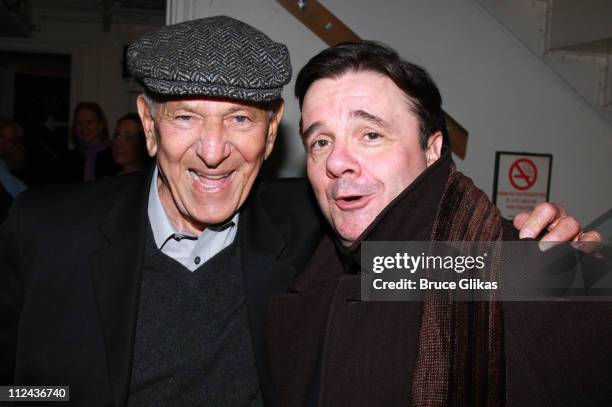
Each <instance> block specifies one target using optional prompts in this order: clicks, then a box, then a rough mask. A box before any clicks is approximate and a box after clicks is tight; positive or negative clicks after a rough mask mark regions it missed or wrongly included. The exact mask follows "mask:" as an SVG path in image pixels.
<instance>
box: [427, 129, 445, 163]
mask: <svg viewBox="0 0 612 407" xmlns="http://www.w3.org/2000/svg"><path fill="white" fill-rule="evenodd" d="M443 140H444V138H443V137H442V132H441V131H436V132H435V133H433V134H432V135H431V136H429V139H428V140H427V148H426V149H425V158H426V159H427V166H428V167H429V166H430V165H431V164H433V163H435V162H436V161H438V158H440V155H441V153H442V141H443Z"/></svg>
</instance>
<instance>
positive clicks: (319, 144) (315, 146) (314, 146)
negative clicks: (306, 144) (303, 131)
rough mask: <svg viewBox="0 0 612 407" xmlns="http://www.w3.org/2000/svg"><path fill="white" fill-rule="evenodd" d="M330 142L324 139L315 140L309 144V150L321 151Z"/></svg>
mask: <svg viewBox="0 0 612 407" xmlns="http://www.w3.org/2000/svg"><path fill="white" fill-rule="evenodd" d="M329 144H330V142H329V140H326V139H317V140H315V141H313V142H312V143H310V149H311V150H320V149H323V148H325V147H327V146H329Z"/></svg>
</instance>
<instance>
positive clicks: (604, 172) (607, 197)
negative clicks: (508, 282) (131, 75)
mask: <svg viewBox="0 0 612 407" xmlns="http://www.w3.org/2000/svg"><path fill="white" fill-rule="evenodd" d="M322 3H324V5H325V6H326V7H327V8H329V9H330V10H331V11H332V12H333V13H334V14H335V15H336V16H338V17H339V18H340V19H341V20H342V21H343V22H344V23H345V24H347V25H348V26H349V27H350V28H351V29H353V30H354V31H355V32H356V33H357V34H359V35H360V36H361V37H362V38H365V39H376V40H381V41H384V42H386V43H388V44H389V45H391V46H392V47H394V48H396V49H397V50H398V51H399V52H400V53H401V54H402V55H403V56H405V57H407V58H408V59H410V60H412V61H413V62H416V63H418V64H421V65H423V66H424V67H425V68H426V69H428V70H429V71H430V73H431V74H432V75H433V77H434V78H435V79H436V81H437V83H438V85H439V86H440V89H441V91H442V95H443V97H444V108H445V110H446V111H447V112H449V113H450V114H451V115H452V116H453V117H454V118H455V119H457V120H458V121H459V122H460V123H461V124H462V125H463V126H464V127H465V128H466V129H468V131H469V132H470V137H469V143H468V149H467V157H466V159H465V161H460V160H457V161H458V166H459V168H460V169H461V170H462V171H464V172H465V173H466V174H468V175H469V176H471V177H472V178H473V179H474V181H475V182H476V184H477V185H479V186H480V187H481V188H482V189H483V190H485V191H486V192H487V193H489V194H490V193H491V191H492V185H493V168H494V160H495V151H498V150H504V151H527V152H534V153H550V154H552V155H553V171H552V181H551V200H553V201H557V202H560V203H562V204H563V205H565V206H566V207H567V208H568V210H569V211H570V213H571V214H572V215H574V216H575V217H577V218H578V220H579V221H581V222H582V223H587V222H590V221H591V220H593V219H594V218H596V217H597V216H598V215H600V214H601V213H603V212H604V211H606V210H607V209H609V208H610V207H611V206H612V181H610V175H611V174H612V128H611V127H610V126H609V125H608V124H607V123H606V122H604V121H603V120H602V119H601V118H600V117H599V116H598V115H597V114H595V113H594V112H593V111H592V110H591V109H590V108H589V107H588V106H586V105H585V103H584V102H583V101H582V100H581V99H580V98H579V97H577V96H576V95H575V94H574V93H573V92H572V91H570V90H569V89H568V88H567V86H566V85H565V84H564V83H562V82H561V80H559V79H558V77H557V76H555V75H554V74H552V73H551V72H550V71H549V69H548V68H547V67H546V66H545V65H544V64H543V63H542V62H541V61H540V60H538V59H537V58H536V57H535V56H534V55H532V54H531V53H530V52H529V51H528V50H527V49H526V48H525V47H524V46H523V45H522V44H520V43H519V42H518V41H517V40H516V39H515V38H514V37H513V36H512V35H511V34H509V33H508V32H507V31H506V30H505V29H503V28H502V27H501V26H500V25H499V24H498V23H497V22H496V21H495V20H494V19H493V18H491V17H490V16H489V15H488V14H487V13H486V12H485V11H484V10H483V9H482V8H481V7H480V6H479V5H478V4H477V3H476V2H475V1H473V0H411V1H406V0H386V1H384V2H373V1H372V0H323V1H322ZM168 9H169V10H172V11H174V14H171V15H170V17H171V20H170V22H178V21H183V20H184V19H190V18H197V17H205V16H211V15H218V14H227V15H230V16H233V17H236V18H238V19H240V20H243V21H245V22H247V23H249V24H252V25H254V26H255V27H257V28H259V29H261V30H262V31H263V32H265V33H266V34H268V35H269V36H270V37H271V38H273V39H275V40H277V41H282V42H284V43H286V44H287V45H288V47H289V49H290V51H291V56H292V63H293V67H294V71H295V72H296V73H297V70H298V69H299V67H301V66H302V65H303V64H304V62H305V61H307V59H308V58H309V57H310V56H312V55H314V53H316V52H318V51H319V50H321V49H322V48H323V47H324V46H325V45H324V43H323V42H322V41H321V40H319V39H318V38H317V37H316V36H314V34H312V33H310V32H309V31H308V30H307V29H306V28H305V27H304V26H303V25H302V24H301V23H300V22H299V21H297V20H296V19H295V18H294V17H293V16H291V15H290V14H289V13H287V12H286V11H285V10H284V9H283V8H282V7H281V6H280V5H278V3H276V2H275V1H273V0H249V1H238V0H225V1H223V2H220V1H217V2H214V1H210V2H209V1H197V0H169V2H168ZM178 11H180V12H178ZM292 85H293V83H292V84H290V85H289V89H287V90H286V91H285V98H286V100H288V101H289V102H290V105H289V109H288V111H287V115H286V117H285V119H284V123H285V130H286V132H285V133H286V134H285V136H286V137H287V139H288V144H289V145H290V147H291V148H292V150H291V153H290V162H289V163H288V164H287V165H286V167H285V169H284V171H283V172H282V175H295V174H298V173H297V172H296V171H297V170H298V169H300V168H301V165H302V164H301V163H302V161H301V160H303V153H302V151H301V145H300V144H299V140H298V136H297V120H298V114H297V108H296V105H295V102H294V101H293V97H292V96H291V93H290V90H291V86H292ZM298 159H299V160H300V161H299V162H298V161H297V160H298Z"/></svg>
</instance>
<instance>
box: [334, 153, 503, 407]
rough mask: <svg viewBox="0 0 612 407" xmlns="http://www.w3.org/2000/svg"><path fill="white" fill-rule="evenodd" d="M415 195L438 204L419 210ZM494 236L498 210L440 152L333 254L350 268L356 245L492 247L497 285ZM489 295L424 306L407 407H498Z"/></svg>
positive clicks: (498, 319) (498, 326)
mask: <svg viewBox="0 0 612 407" xmlns="http://www.w3.org/2000/svg"><path fill="white" fill-rule="evenodd" d="M445 181H446V182H445ZM444 182H445V184H444ZM423 194H433V198H434V201H435V199H436V198H435V197H436V196H438V197H439V201H435V202H436V203H437V204H438V206H437V209H436V208H429V207H428V206H427V205H423V202H424V201H431V200H432V198H431V197H429V198H423ZM434 214H435V215H434ZM402 215H403V216H405V217H406V218H402V217H401V216H402ZM432 219H433V226H432V225H431V221H432ZM424 233H425V234H424ZM502 233H503V229H502V218H501V215H500V213H499V211H498V209H497V208H496V207H495V206H494V205H493V204H492V203H491V202H490V201H489V198H488V197H487V195H486V194H485V193H484V192H483V191H481V190H480V189H478V188H477V187H476V186H475V185H474V183H473V182H472V180H471V179H470V178H468V177H466V176H464V175H463V174H461V173H460V172H458V171H457V169H456V167H455V164H454V163H453V161H452V158H451V153H450V151H448V150H447V151H446V152H445V153H444V154H443V155H442V157H441V158H440V159H439V160H438V162H436V163H434V165H432V166H431V167H429V168H427V169H426V170H425V171H424V172H423V173H422V174H421V175H420V176H419V177H418V178H417V179H416V180H414V182H413V183H412V184H411V185H410V186H409V187H408V188H406V190H405V191H404V192H402V194H400V195H399V196H398V197H397V198H396V199H394V200H393V201H392V202H391V203H390V204H389V205H388V206H387V207H386V208H385V209H384V210H383V211H382V212H381V213H380V214H379V215H378V216H377V218H376V219H375V220H374V221H373V222H372V224H371V225H370V226H369V227H368V228H367V229H366V230H365V231H364V232H363V233H362V235H361V237H360V238H359V239H358V240H357V241H356V242H355V243H354V244H353V245H352V246H351V247H349V248H344V249H343V248H339V252H340V253H341V255H342V256H341V257H342V258H344V259H346V258H347V257H350V258H352V259H353V261H354V262H358V261H359V260H358V258H359V250H360V246H361V242H363V241H364V240H374V241H377V240H378V241H381V240H383V241H384V240H396V241H399V240H406V241H409V240H413V241H416V240H428V239H429V240H432V241H455V242H457V241H482V242H485V241H488V242H491V241H493V242H497V244H496V245H495V246H494V249H497V250H495V251H496V253H493V256H492V258H493V259H494V260H493V261H492V262H491V264H490V266H491V267H489V272H491V273H493V276H487V277H488V278H491V279H492V281H498V280H499V267H498V266H499V257H500V250H499V247H500V245H499V242H501V240H502ZM489 248H491V247H490V246H489ZM357 267H359V266H358V265H357ZM355 268H356V267H355V265H353V266H352V267H351V269H353V270H354V269H355ZM345 269H347V270H348V268H347V267H346V265H345ZM492 293H493V294H491V296H490V298H489V301H487V302H483V301H481V302H456V301H453V298H448V299H447V300H446V301H442V300H434V299H427V298H426V299H425V300H424V302H423V311H422V317H421V330H420V334H419V348H418V353H417V361H416V366H415V373H414V377H413V381H412V397H411V399H412V405H413V406H418V407H445V406H453V407H462V406H470V407H473V406H476V407H478V406H489V407H498V406H503V405H504V404H505V403H504V402H505V364H504V344H503V337H504V336H503V318H502V306H501V303H499V302H496V301H495V299H496V298H495V294H494V293H495V291H492Z"/></svg>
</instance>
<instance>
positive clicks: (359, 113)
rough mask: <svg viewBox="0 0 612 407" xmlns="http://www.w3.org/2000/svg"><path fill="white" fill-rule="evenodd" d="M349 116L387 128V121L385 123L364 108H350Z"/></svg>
mask: <svg viewBox="0 0 612 407" xmlns="http://www.w3.org/2000/svg"><path fill="white" fill-rule="evenodd" d="M350 116H351V117H357V118H360V119H363V120H365V121H367V122H370V123H372V124H375V125H377V126H381V127H384V128H389V123H387V122H386V121H384V120H383V119H382V118H380V117H378V116H376V115H374V114H371V113H368V112H366V111H365V110H361V109H358V110H351V112H350Z"/></svg>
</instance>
